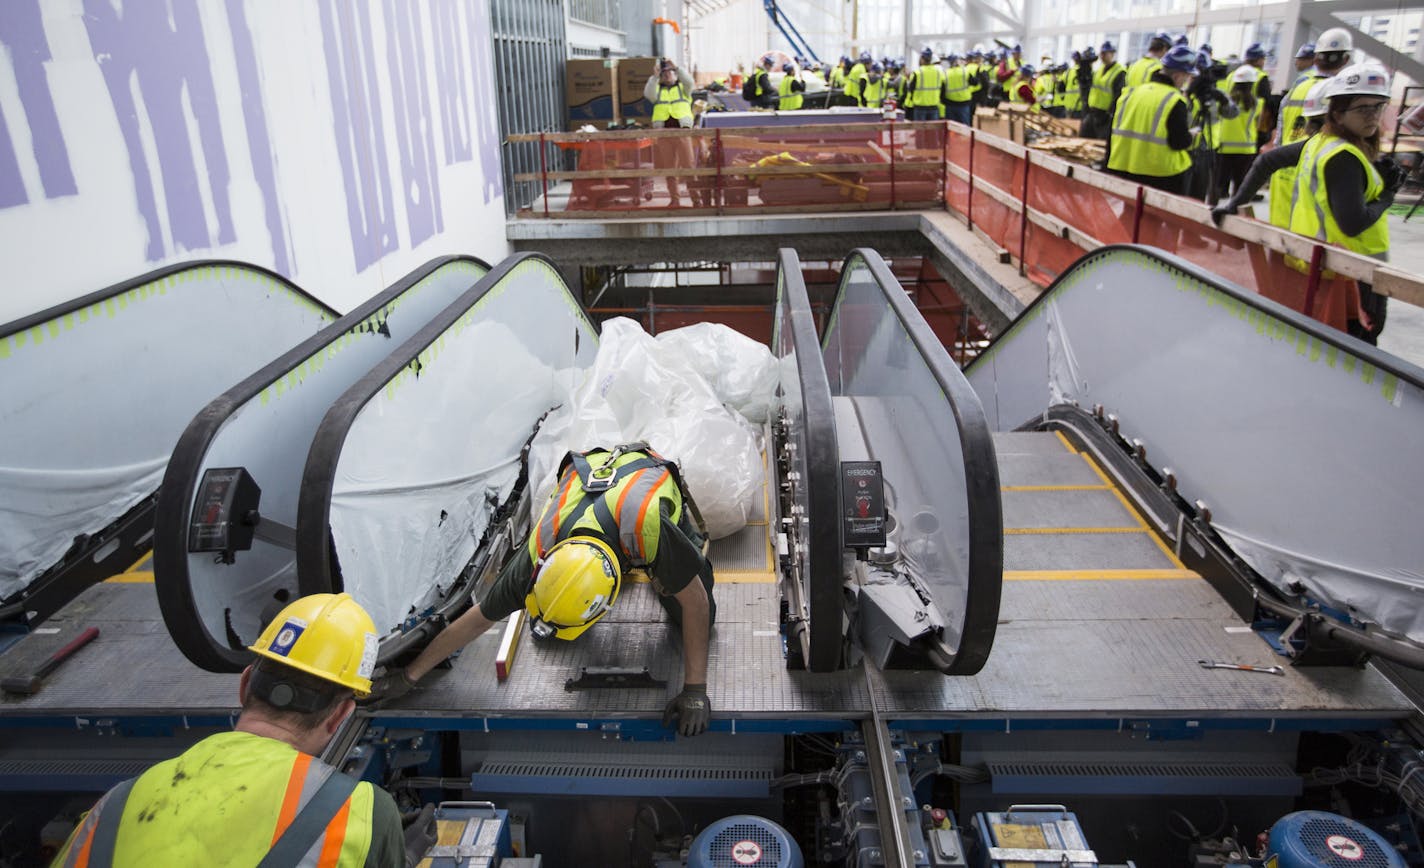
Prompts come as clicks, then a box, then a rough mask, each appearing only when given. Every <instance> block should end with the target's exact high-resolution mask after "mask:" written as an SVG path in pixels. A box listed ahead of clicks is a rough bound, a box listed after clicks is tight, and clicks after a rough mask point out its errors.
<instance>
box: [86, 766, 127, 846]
mask: <svg viewBox="0 0 1424 868" xmlns="http://www.w3.org/2000/svg"><path fill="white" fill-rule="evenodd" d="M137 780H138V778H129V779H128V780H126V781H124V782H123V783H121V784H119V785H118V786H116V787H114V789H113V790H112V791H110V793H109V796H108V798H106V799H104V807H103V809H102V810H101V811H100V812H99V821H98V823H96V824H95V826H94V843H93V844H92V845H90V847H89V863H88V864H90V865H96V866H102V868H109V866H110V865H113V864H114V847H115V846H116V845H117V844H118V841H119V824H120V823H121V822H122V821H123V819H124V805H125V804H127V803H128V800H129V791H130V790H132V789H133V788H134V783H135V782H136V781H137Z"/></svg>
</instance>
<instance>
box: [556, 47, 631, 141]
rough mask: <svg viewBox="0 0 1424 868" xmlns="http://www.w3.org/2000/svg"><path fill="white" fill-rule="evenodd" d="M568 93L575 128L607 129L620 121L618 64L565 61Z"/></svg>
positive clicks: (592, 61)
mask: <svg viewBox="0 0 1424 868" xmlns="http://www.w3.org/2000/svg"><path fill="white" fill-rule="evenodd" d="M564 90H565V92H566V93H567V95H568V96H567V105H568V110H569V111H568V114H569V125H570V126H571V127H577V126H581V125H583V124H585V123H592V124H594V125H595V126H607V125H608V122H609V121H616V120H618V61H616V60H603V59H601V58H600V59H594V60H572V59H571V60H567V61H565V62H564Z"/></svg>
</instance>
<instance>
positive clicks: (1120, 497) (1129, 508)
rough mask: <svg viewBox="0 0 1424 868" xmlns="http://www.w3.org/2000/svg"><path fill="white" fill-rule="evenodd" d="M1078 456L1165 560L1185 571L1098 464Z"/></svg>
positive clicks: (1164, 543)
mask: <svg viewBox="0 0 1424 868" xmlns="http://www.w3.org/2000/svg"><path fill="white" fill-rule="evenodd" d="M1078 454H1079V455H1081V456H1082V458H1083V460H1084V461H1086V462H1087V463H1088V466H1089V467H1090V468H1092V470H1093V472H1094V473H1096V474H1097V475H1098V478H1099V479H1101V480H1102V481H1103V482H1104V483H1105V484H1106V485H1108V486H1110V487H1111V488H1112V493H1113V494H1114V495H1115V496H1116V497H1117V499H1118V502H1119V503H1121V504H1122V506H1123V508H1124V509H1126V510H1127V511H1128V514H1130V515H1131V516H1132V517H1133V518H1135V519H1137V523H1138V524H1140V525H1142V528H1143V529H1144V530H1146V531H1147V535H1148V536H1150V537H1152V541H1153V542H1155V543H1157V547H1158V548H1159V549H1161V550H1162V554H1164V555H1166V556H1167V560H1169V561H1171V562H1172V565H1173V566H1175V567H1176V568H1177V569H1179V570H1185V569H1186V568H1187V567H1186V564H1183V563H1182V560H1181V558H1179V557H1177V554H1176V552H1174V551H1172V550H1171V549H1170V548H1168V547H1167V543H1166V542H1165V541H1164V540H1163V539H1162V537H1160V536H1158V535H1157V533H1156V531H1154V530H1152V528H1151V527H1150V526H1149V525H1148V524H1147V519H1145V518H1143V517H1142V513H1140V512H1138V511H1137V507H1135V506H1133V505H1132V502H1131V501H1130V500H1128V499H1127V497H1126V496H1125V495H1123V493H1122V492H1121V491H1118V489H1117V486H1116V485H1113V484H1112V480H1111V479H1109V478H1108V475H1107V474H1106V473H1104V472H1103V469H1102V468H1101V467H1099V466H1098V462H1096V461H1094V460H1093V459H1092V456H1090V455H1088V453H1086V452H1080V453H1078Z"/></svg>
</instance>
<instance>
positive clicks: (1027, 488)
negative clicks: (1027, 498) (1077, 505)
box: [999, 485, 1112, 491]
mask: <svg viewBox="0 0 1424 868" xmlns="http://www.w3.org/2000/svg"><path fill="white" fill-rule="evenodd" d="M1111 487H1112V486H1109V485H1001V486H999V490H1000V491H1106V490H1107V489H1109V488H1111Z"/></svg>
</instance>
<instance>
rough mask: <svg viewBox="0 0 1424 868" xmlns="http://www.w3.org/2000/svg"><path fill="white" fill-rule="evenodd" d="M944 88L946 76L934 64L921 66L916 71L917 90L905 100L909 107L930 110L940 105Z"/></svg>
mask: <svg viewBox="0 0 1424 868" xmlns="http://www.w3.org/2000/svg"><path fill="white" fill-rule="evenodd" d="M943 88H944V75H943V73H941V72H940V69H939V67H938V66H935V65H934V64H933V63H925V64H921V65H920V68H919V69H917V70H915V89H914V90H912V91H910V95H909V97H908V98H907V99H906V100H905V102H906V104H907V105H911V106H915V107H918V108H928V107H930V106H937V105H939V97H940V92H941V90H942V89H943Z"/></svg>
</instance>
